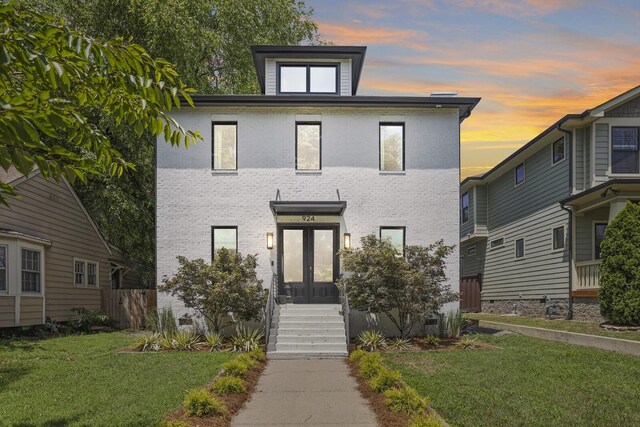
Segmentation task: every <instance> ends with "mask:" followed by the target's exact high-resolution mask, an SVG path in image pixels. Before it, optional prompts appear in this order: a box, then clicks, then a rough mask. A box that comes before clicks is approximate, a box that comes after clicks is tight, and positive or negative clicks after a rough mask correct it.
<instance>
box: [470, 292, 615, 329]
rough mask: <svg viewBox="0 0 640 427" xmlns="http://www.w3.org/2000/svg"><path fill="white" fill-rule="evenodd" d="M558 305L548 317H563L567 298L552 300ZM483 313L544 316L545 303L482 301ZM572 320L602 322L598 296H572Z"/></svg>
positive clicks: (567, 303)
mask: <svg viewBox="0 0 640 427" xmlns="http://www.w3.org/2000/svg"><path fill="white" fill-rule="evenodd" d="M552 302H553V303H556V304H557V305H558V308H557V311H556V313H557V314H554V315H552V316H549V318H550V319H564V318H566V317H567V314H568V312H569V299H568V298H561V299H554V300H552ZM481 311H482V312H483V313H489V314H515V315H518V316H525V317H545V303H543V302H540V300H528V299H517V300H513V299H511V300H492V301H488V300H486V301H482V310H481ZM573 320H578V321H582V322H599V323H602V322H604V320H605V319H604V318H603V317H602V315H601V314H600V304H599V303H598V298H574V299H573Z"/></svg>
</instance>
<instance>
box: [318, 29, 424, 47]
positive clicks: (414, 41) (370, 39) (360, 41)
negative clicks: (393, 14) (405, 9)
mask: <svg viewBox="0 0 640 427" xmlns="http://www.w3.org/2000/svg"><path fill="white" fill-rule="evenodd" d="M318 28H319V30H320V32H321V33H322V34H323V36H324V37H325V39H327V40H331V41H333V42H334V43H335V44H337V45H340V44H344V45H400V46H405V47H409V48H412V49H415V50H418V51H422V52H424V51H427V50H429V48H428V46H427V43H426V39H427V38H428V34H427V33H426V32H424V31H418V30H401V29H390V28H369V27H367V28H360V27H354V26H353V25H340V24H332V23H329V22H318Z"/></svg>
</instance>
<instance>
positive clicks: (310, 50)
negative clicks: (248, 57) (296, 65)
mask: <svg viewBox="0 0 640 427" xmlns="http://www.w3.org/2000/svg"><path fill="white" fill-rule="evenodd" d="M366 52H367V47H366V46H278V45H257V46H251V54H252V55H253V63H254V64H255V67H256V73H257V74H258V82H259V83H260V90H261V91H262V93H263V94H264V93H265V83H264V81H265V74H264V73H265V65H264V64H265V59H266V58H300V59H304V58H326V59H344V58H346V59H351V95H355V94H356V92H357V91H358V83H359V82H360V75H361V74H362V65H363V64H364V57H365V54H366Z"/></svg>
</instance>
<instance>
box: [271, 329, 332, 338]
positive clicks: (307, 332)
mask: <svg viewBox="0 0 640 427" xmlns="http://www.w3.org/2000/svg"><path fill="white" fill-rule="evenodd" d="M278 335H285V336H298V337H309V336H342V337H344V336H345V334H344V328H342V329H340V328H318V329H297V328H280V329H279V330H278V331H277V332H273V333H272V335H271V336H273V337H275V336H278Z"/></svg>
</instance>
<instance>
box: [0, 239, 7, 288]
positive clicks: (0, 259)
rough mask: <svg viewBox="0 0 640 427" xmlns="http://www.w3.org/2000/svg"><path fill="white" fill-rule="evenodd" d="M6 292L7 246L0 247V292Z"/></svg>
mask: <svg viewBox="0 0 640 427" xmlns="http://www.w3.org/2000/svg"><path fill="white" fill-rule="evenodd" d="M6 290H7V245H0V291H6Z"/></svg>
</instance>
